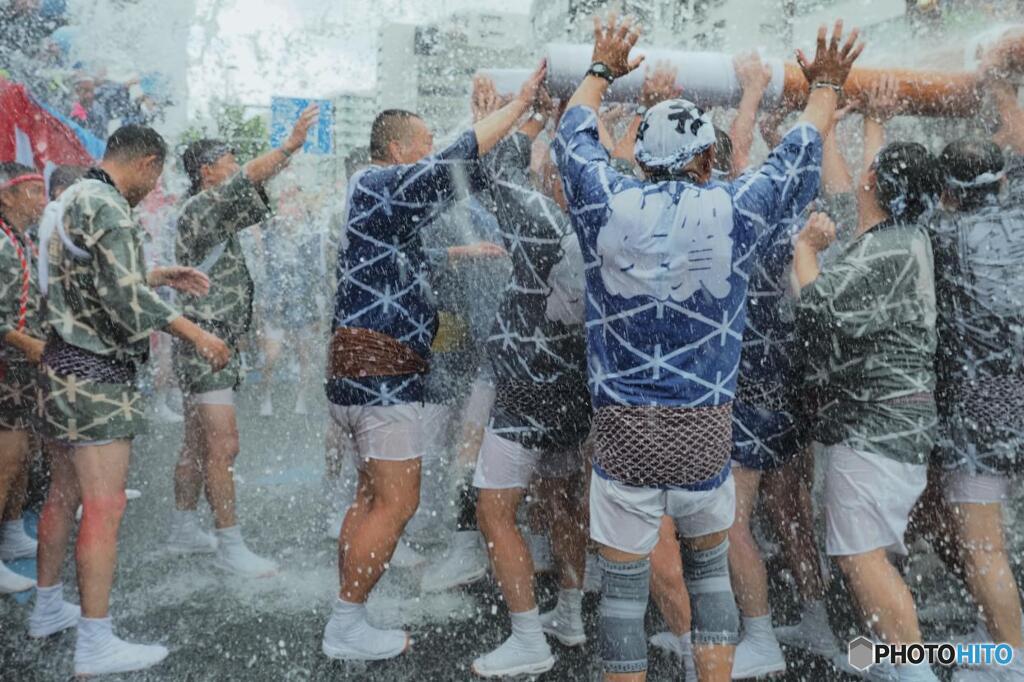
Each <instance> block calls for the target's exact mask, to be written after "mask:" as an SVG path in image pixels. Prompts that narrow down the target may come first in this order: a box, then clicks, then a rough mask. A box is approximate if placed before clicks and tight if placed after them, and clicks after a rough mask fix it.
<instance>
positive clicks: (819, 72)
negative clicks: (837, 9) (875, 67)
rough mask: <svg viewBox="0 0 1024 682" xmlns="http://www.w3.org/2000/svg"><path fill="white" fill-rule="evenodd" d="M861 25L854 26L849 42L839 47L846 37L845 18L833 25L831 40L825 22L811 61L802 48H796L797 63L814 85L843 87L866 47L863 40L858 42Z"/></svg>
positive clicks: (805, 76) (819, 32) (819, 33)
mask: <svg viewBox="0 0 1024 682" xmlns="http://www.w3.org/2000/svg"><path fill="white" fill-rule="evenodd" d="M859 36H860V30H859V29H856V28H855V29H853V32H851V33H850V36H849V38H847V39H846V43H845V44H844V45H843V46H842V47H841V48H840V47H839V43H840V41H842V39H843V20H842V19H839V20H838V21H836V25H835V27H834V28H833V29H832V38H831V40H828V29H827V28H826V27H825V25H824V24H822V25H821V28H819V29H818V46H817V50H816V52H815V54H814V61H813V62H809V61H808V60H807V55H805V54H804V52H803V50H799V49H798V50H797V51H796V63H797V64H799V65H800V69H801V70H802V71H803V72H804V78H806V79H807V82H808V83H809V84H810V85H811V86H812V87H813V86H814V85H815V84H817V83H827V84H829V85H834V86H836V87H840V88H841V87H842V86H843V85H844V84H845V83H846V78H847V76H849V75H850V69H852V68H853V63H854V62H855V61H857V57H859V56H860V53H861V52H863V51H864V43H858V42H857V38H858V37H859Z"/></svg>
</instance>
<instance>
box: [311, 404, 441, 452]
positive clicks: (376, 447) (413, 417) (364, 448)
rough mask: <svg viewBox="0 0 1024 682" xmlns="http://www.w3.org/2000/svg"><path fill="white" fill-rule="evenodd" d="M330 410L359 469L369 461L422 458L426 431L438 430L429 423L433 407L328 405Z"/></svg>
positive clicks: (412, 405)
mask: <svg viewBox="0 0 1024 682" xmlns="http://www.w3.org/2000/svg"><path fill="white" fill-rule="evenodd" d="M330 410H331V417H332V418H333V419H334V421H335V422H336V423H337V424H338V426H339V427H341V430H342V432H343V434H345V437H347V438H348V439H350V440H351V441H352V443H353V444H354V445H355V448H354V449H355V452H356V461H357V462H358V463H359V466H360V467H362V466H363V465H364V463H365V462H366V460H369V459H381V460H387V461H391V462H400V461H402V460H407V459H416V458H418V457H423V453H424V451H425V450H426V442H427V440H428V439H427V437H426V436H427V434H426V429H428V428H440V425H437V424H432V423H431V422H430V419H429V416H430V415H431V414H434V413H435V412H436V411H435V406H434V405H421V404H419V403H406V404H404V405H391V406H389V407H367V406H363V405H335V404H333V403H332V404H331V406H330Z"/></svg>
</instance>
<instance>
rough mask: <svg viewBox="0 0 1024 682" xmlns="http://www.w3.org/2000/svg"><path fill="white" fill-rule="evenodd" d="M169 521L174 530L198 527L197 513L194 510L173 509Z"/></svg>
mask: <svg viewBox="0 0 1024 682" xmlns="http://www.w3.org/2000/svg"><path fill="white" fill-rule="evenodd" d="M171 519H172V520H173V522H174V527H175V528H184V527H186V526H190V525H193V524H194V525H196V526H198V525H199V512H198V511H196V510H195V509H175V510H174V511H173V512H171Z"/></svg>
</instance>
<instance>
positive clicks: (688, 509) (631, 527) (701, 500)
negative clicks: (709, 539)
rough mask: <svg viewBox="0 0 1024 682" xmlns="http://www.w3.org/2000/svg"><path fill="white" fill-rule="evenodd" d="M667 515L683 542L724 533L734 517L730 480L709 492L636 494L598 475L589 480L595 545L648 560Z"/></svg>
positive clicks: (650, 490) (644, 490) (655, 490)
mask: <svg viewBox="0 0 1024 682" xmlns="http://www.w3.org/2000/svg"><path fill="white" fill-rule="evenodd" d="M665 515H668V516H671V517H672V519H673V520H674V521H675V525H676V530H677V531H678V532H679V534H680V535H681V536H682V537H684V538H696V537H701V536H703V535H710V534H712V533H718V532H721V531H724V530H728V529H729V528H731V527H732V522H733V518H734V517H735V515H736V482H735V480H734V479H733V477H732V475H731V474H730V475H729V477H728V478H727V479H725V482H724V483H722V485H720V486H718V487H717V488H714V489H712V490H662V489H660V488H634V487H633V486H629V485H624V484H622V483H619V482H618V481H610V480H607V479H604V478H601V477H600V476H598V475H597V473H594V474H593V475H592V476H591V477H590V537H591V538H593V539H594V540H595V541H596V542H599V543H601V544H602V545H605V546H606V547H611V548H612V549H617V550H619V551H622V552H628V553H630V554H642V555H647V554H650V553H651V552H652V551H653V550H654V546H655V545H656V544H658V529H659V527H660V526H661V517H662V516H665Z"/></svg>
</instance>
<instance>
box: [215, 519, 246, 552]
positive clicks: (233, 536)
mask: <svg viewBox="0 0 1024 682" xmlns="http://www.w3.org/2000/svg"><path fill="white" fill-rule="evenodd" d="M214 532H215V533H216V534H217V544H218V545H220V546H221V547H223V548H225V549H232V548H235V547H245V540H243V539H242V529H241V527H239V526H238V525H234V526H231V527H229V528H217V529H215V530H214Z"/></svg>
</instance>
